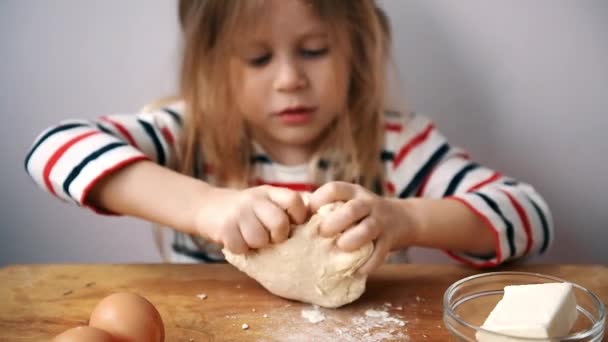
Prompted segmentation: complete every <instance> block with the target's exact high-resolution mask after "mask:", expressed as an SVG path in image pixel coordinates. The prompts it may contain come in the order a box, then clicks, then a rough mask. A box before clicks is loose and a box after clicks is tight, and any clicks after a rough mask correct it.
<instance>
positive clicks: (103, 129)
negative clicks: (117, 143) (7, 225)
mask: <svg viewBox="0 0 608 342" xmlns="http://www.w3.org/2000/svg"><path fill="white" fill-rule="evenodd" d="M95 126H96V127H97V129H98V130H100V131H102V132H104V133H106V134H109V135H112V136H116V133H114V132H112V131H111V130H109V129H108V128H106V127H104V126H103V125H102V124H100V123H97V124H96V125H95Z"/></svg>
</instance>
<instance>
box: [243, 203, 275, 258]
mask: <svg viewBox="0 0 608 342" xmlns="http://www.w3.org/2000/svg"><path fill="white" fill-rule="evenodd" d="M239 229H240V231H241V235H242V236H243V239H244V240H245V243H247V245H248V246H249V247H250V248H262V247H266V246H267V245H268V244H269V242H270V238H269V236H268V231H266V229H265V228H264V226H263V225H262V223H261V222H260V221H259V220H258V218H257V216H256V214H255V213H254V210H253V209H247V210H243V212H242V213H241V217H240V218H239Z"/></svg>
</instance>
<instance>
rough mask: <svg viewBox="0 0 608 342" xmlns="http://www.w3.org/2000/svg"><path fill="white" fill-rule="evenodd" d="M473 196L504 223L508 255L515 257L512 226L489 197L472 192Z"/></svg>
mask: <svg viewBox="0 0 608 342" xmlns="http://www.w3.org/2000/svg"><path fill="white" fill-rule="evenodd" d="M474 194H475V195H477V196H479V197H481V199H482V200H483V201H484V202H486V204H487V205H488V206H489V207H490V208H491V209H492V211H494V212H495V213H496V215H498V216H500V219H501V220H502V221H503V222H504V224H505V227H506V229H507V240H508V242H509V255H510V256H511V258H512V257H514V256H515V229H514V228H513V224H512V223H511V221H509V219H508V218H506V217H505V215H503V213H502V211H501V210H500V208H499V207H498V204H496V202H494V200H492V199H491V198H490V197H488V196H486V195H484V194H482V193H480V192H474Z"/></svg>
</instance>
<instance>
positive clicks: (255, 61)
mask: <svg viewBox="0 0 608 342" xmlns="http://www.w3.org/2000/svg"><path fill="white" fill-rule="evenodd" d="M271 59H272V54H270V53H267V54H265V55H261V56H259V57H255V58H250V59H249V60H248V63H249V65H251V66H253V67H263V66H264V65H266V64H268V62H270V60H271Z"/></svg>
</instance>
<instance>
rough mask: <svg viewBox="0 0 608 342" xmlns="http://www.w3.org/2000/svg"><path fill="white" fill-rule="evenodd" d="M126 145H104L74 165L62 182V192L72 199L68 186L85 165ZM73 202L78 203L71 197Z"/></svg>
mask: <svg viewBox="0 0 608 342" xmlns="http://www.w3.org/2000/svg"><path fill="white" fill-rule="evenodd" d="M125 145H127V143H125V142H113V143H110V144H107V145H105V146H104V147H102V148H100V149H98V150H97V151H95V152H93V153H91V154H89V155H88V156H87V157H86V158H84V159H83V160H82V161H81V162H80V163H79V164H78V165H76V166H75V167H74V168H73V169H72V171H70V174H69V175H68V177H67V178H66V179H65V181H63V191H64V192H65V193H66V194H67V195H68V196H70V197H72V194H71V193H70V185H71V184H72V182H73V181H74V180H75V179H76V177H78V175H79V174H80V172H82V169H84V168H85V167H86V166H87V164H89V163H90V162H92V161H93V160H95V159H97V158H99V156H101V155H102V154H104V153H106V152H108V151H111V150H113V149H115V148H118V147H121V146H125ZM72 198H73V199H74V200H76V201H78V200H77V199H76V198H74V197H72Z"/></svg>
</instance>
